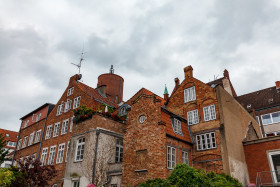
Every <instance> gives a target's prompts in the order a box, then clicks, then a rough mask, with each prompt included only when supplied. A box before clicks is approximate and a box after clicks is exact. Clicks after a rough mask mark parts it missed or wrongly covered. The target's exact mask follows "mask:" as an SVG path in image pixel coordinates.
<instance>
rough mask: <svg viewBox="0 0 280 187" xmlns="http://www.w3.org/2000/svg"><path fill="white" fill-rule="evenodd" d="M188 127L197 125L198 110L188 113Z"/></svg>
mask: <svg viewBox="0 0 280 187" xmlns="http://www.w3.org/2000/svg"><path fill="white" fill-rule="evenodd" d="M187 115H188V125H194V124H198V123H199V119H198V110H197V109H196V110H192V111H188V113H187Z"/></svg>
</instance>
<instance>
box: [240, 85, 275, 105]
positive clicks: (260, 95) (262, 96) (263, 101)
mask: <svg viewBox="0 0 280 187" xmlns="http://www.w3.org/2000/svg"><path fill="white" fill-rule="evenodd" d="M236 100H237V101H238V102H239V103H241V104H242V105H243V106H245V107H246V106H247V105H249V104H251V106H252V108H254V109H255V110H259V109H263V108H268V107H273V106H276V105H280V90H277V89H276V86H273V87H270V88H266V89H263V90H259V91H255V92H252V93H248V94H245V95H241V96H238V97H237V98H236ZM269 100H270V101H271V102H270V101H269Z"/></svg>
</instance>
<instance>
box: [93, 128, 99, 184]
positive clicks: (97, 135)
mask: <svg viewBox="0 0 280 187" xmlns="http://www.w3.org/2000/svg"><path fill="white" fill-rule="evenodd" d="M99 134H100V130H99V129H98V130H97V131H96V143H95V154H94V162H93V172H92V184H94V178H95V170H96V159H97V149H98V137H99Z"/></svg>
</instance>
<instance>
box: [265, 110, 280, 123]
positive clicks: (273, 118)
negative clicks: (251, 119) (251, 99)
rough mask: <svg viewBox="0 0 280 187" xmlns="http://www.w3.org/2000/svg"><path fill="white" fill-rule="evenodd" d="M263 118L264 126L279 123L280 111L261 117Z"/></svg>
mask: <svg viewBox="0 0 280 187" xmlns="http://www.w3.org/2000/svg"><path fill="white" fill-rule="evenodd" d="M261 118H262V124H263V125H269V124H272V123H278V122H280V111H278V112H274V113H269V114H264V115H262V116H261Z"/></svg>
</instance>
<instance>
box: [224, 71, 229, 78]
mask: <svg viewBox="0 0 280 187" xmlns="http://www.w3.org/2000/svg"><path fill="white" fill-rule="evenodd" d="M224 77H225V78H227V79H229V73H228V70H227V69H225V70H224Z"/></svg>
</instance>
